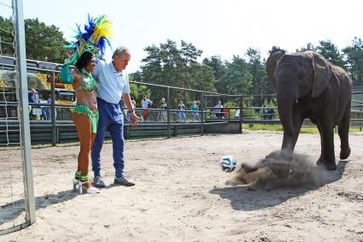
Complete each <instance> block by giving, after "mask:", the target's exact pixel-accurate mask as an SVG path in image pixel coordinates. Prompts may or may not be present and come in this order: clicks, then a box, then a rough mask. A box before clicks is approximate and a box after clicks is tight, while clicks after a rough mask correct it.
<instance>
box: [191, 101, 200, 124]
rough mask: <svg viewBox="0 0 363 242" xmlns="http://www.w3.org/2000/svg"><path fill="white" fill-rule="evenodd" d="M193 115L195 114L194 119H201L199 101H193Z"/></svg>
mask: <svg viewBox="0 0 363 242" xmlns="http://www.w3.org/2000/svg"><path fill="white" fill-rule="evenodd" d="M191 109H192V115H193V121H194V122H197V121H199V106H198V104H197V101H195V100H194V101H193V105H192V108H191Z"/></svg>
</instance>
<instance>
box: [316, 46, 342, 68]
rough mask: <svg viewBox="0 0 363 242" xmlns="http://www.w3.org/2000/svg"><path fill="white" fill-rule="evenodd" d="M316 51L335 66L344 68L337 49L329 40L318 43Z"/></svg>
mask: <svg viewBox="0 0 363 242" xmlns="http://www.w3.org/2000/svg"><path fill="white" fill-rule="evenodd" d="M316 51H317V52H318V53H320V54H322V55H323V56H324V57H325V58H326V59H327V60H329V61H330V62H332V63H333V64H335V65H338V66H341V67H344V65H345V62H344V60H343V55H342V54H341V53H340V51H339V49H338V48H337V47H336V45H334V44H333V43H332V42H331V41H330V40H322V41H319V45H318V46H317V47H316Z"/></svg>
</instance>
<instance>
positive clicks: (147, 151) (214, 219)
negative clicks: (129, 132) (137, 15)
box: [0, 131, 363, 242]
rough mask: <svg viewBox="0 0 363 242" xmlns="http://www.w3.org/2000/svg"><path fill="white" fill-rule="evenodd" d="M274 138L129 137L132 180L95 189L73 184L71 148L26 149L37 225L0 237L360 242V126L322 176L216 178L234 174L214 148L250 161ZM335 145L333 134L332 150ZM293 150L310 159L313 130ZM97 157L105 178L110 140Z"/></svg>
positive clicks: (315, 141) (315, 147) (272, 146)
mask: <svg viewBox="0 0 363 242" xmlns="http://www.w3.org/2000/svg"><path fill="white" fill-rule="evenodd" d="M281 140H282V133H281V132H251V131H250V132H248V131H247V132H245V133H243V134H237V135H205V136H195V137H183V138H171V139H156V140H138V141H130V140H128V141H127V143H126V153H125V156H126V176H127V177H129V178H130V179H131V180H132V181H134V182H136V186H134V187H129V188H127V187H120V186H111V187H109V188H105V189H102V191H101V193H100V194H95V195H89V194H84V195H79V194H77V193H76V192H73V191H72V184H71V179H72V177H73V174H74V169H75V165H76V158H77V152H78V146H76V145H73V146H59V147H45V148H37V149H33V150H32V156H33V166H34V167H33V169H34V170H33V171H34V188H35V194H36V223H35V224H34V225H32V226H30V227H28V228H25V229H23V230H21V231H19V232H15V233H12V234H8V235H5V236H2V237H0V241H349V242H351V241H363V145H362V143H363V134H362V133H360V134H352V135H351V136H350V142H351V148H352V154H351V156H350V157H349V160H348V162H340V163H339V166H338V170H337V171H332V172H329V177H330V179H328V180H327V181H326V182H325V183H323V184H320V185H302V186H298V187H277V188H274V189H272V190H265V189H263V188H257V189H254V190H253V189H247V188H244V187H239V186H235V187H232V186H226V185H225V182H226V181H227V180H229V179H231V178H232V177H233V176H234V175H235V174H233V173H225V172H223V171H222V170H221V169H220V167H219V166H218V162H217V161H218V160H219V158H220V157H221V156H222V155H232V156H234V157H235V158H236V159H237V160H239V161H250V162H257V161H258V160H260V159H262V158H264V157H265V156H266V155H267V154H269V153H270V152H272V151H275V150H278V149H279V148H280V145H281ZM339 146H340V142H339V139H338V136H336V137H335V153H336V156H338V154H339ZM12 152H14V153H15V152H16V151H0V156H1V157H5V155H6V156H7V157H12ZM296 152H297V153H299V154H304V155H305V156H307V157H308V159H311V161H315V160H317V159H318V157H319V152H320V138H319V135H317V134H301V135H300V137H299V140H298V143H297V146H296ZM102 157H103V163H102V165H103V171H104V177H105V179H106V180H107V181H108V182H110V183H111V182H112V180H113V175H114V169H113V166H112V158H111V157H112V145H111V144H105V145H104V147H103V151H102ZM14 182H16V181H14ZM16 201H17V200H16ZM1 205H3V201H2V203H1ZM2 209H3V211H6V212H7V217H8V222H9V220H10V219H16V218H17V217H19V216H22V214H20V213H19V211H15V210H14V209H13V210H11V209H10V206H5V207H3V208H2ZM3 214H4V213H3Z"/></svg>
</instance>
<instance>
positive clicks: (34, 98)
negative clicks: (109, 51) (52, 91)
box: [28, 88, 42, 120]
mask: <svg viewBox="0 0 363 242" xmlns="http://www.w3.org/2000/svg"><path fill="white" fill-rule="evenodd" d="M28 102H29V105H30V107H31V108H30V119H32V120H36V119H38V117H40V116H41V115H42V110H41V109H40V108H39V107H38V106H33V105H31V104H32V103H35V104H37V103H39V102H40V101H39V94H38V91H37V90H35V89H34V88H32V89H31V90H30V92H29V93H28Z"/></svg>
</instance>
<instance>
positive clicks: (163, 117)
mask: <svg viewBox="0 0 363 242" xmlns="http://www.w3.org/2000/svg"><path fill="white" fill-rule="evenodd" d="M159 108H160V109H162V111H161V112H160V120H161V121H162V122H166V121H167V119H168V117H167V116H168V112H167V111H166V109H167V108H168V104H167V103H166V101H165V98H161V100H160V106H159Z"/></svg>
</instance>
